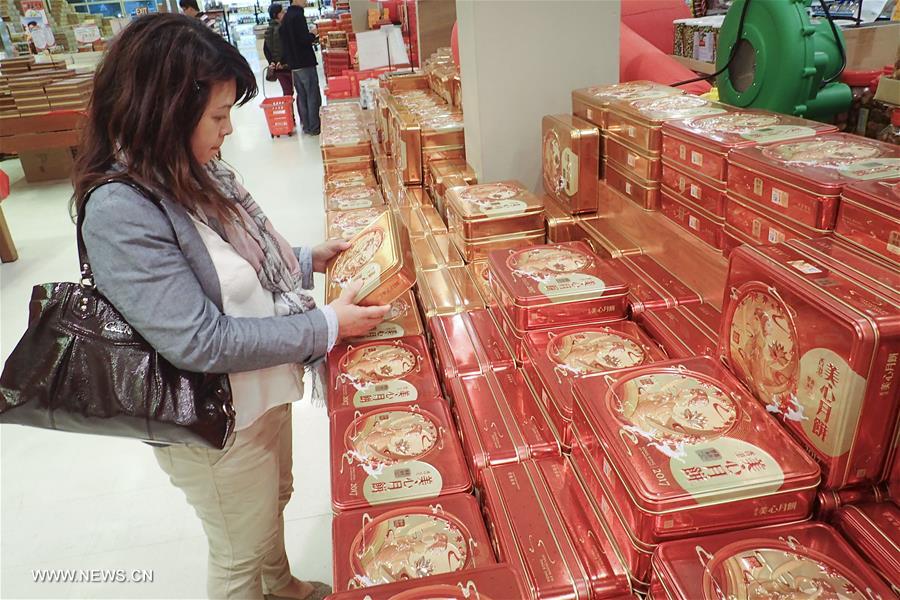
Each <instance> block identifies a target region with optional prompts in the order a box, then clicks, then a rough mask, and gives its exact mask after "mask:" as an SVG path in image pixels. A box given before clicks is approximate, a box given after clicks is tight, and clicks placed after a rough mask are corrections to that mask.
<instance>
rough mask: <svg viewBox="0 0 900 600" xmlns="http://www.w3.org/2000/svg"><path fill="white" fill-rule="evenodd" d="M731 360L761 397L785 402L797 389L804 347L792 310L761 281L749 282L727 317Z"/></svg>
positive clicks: (742, 289)
mask: <svg viewBox="0 0 900 600" xmlns="http://www.w3.org/2000/svg"><path fill="white" fill-rule="evenodd" d="M726 323H727V324H728V327H727V331H728V342H727V345H726V349H727V352H728V360H729V364H730V365H731V368H732V370H733V371H734V372H735V374H736V375H737V376H738V377H740V378H741V380H743V381H744V383H745V384H746V385H747V386H748V387H749V388H750V389H751V391H753V392H754V393H755V394H756V397H757V398H759V399H760V400H762V401H764V402H766V403H771V402H776V403H778V404H781V402H782V401H784V400H786V399H788V398H789V397H790V396H792V395H793V394H794V392H796V389H797V382H798V379H799V375H800V348H799V338H798V335H797V330H796V327H795V325H794V319H793V317H792V316H791V311H790V309H789V308H788V307H787V305H785V303H784V302H783V301H782V300H781V298H779V297H778V296H777V295H775V293H774V292H773V291H771V290H769V289H768V288H767V287H766V286H764V285H763V284H761V283H755V282H751V283H748V284H745V285H744V286H743V287H742V288H741V289H740V290H738V292H737V296H736V297H735V299H734V300H733V301H732V303H731V306H730V308H729V311H728V315H727V316H726Z"/></svg>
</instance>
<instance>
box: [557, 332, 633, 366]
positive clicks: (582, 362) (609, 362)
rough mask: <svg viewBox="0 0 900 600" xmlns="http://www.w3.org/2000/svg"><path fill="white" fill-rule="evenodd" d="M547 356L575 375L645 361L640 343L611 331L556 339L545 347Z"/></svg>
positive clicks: (567, 335)
mask: <svg viewBox="0 0 900 600" xmlns="http://www.w3.org/2000/svg"><path fill="white" fill-rule="evenodd" d="M547 356H548V357H549V358H550V360H552V361H553V362H555V363H556V364H558V365H560V366H561V367H562V368H563V369H566V370H568V371H571V372H573V373H577V374H585V373H601V372H605V371H611V370H614V369H625V368H627V367H635V366H637V365H641V364H643V363H644V362H646V360H647V354H646V352H645V351H644V348H643V346H642V345H641V344H640V343H639V342H637V341H636V340H633V339H631V338H630V337H626V336H623V335H620V334H618V333H616V332H613V331H577V332H574V333H567V334H565V335H560V336H557V337H555V338H553V339H552V340H551V342H550V343H549V344H548V346H547Z"/></svg>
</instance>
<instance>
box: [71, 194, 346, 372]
mask: <svg viewBox="0 0 900 600" xmlns="http://www.w3.org/2000/svg"><path fill="white" fill-rule="evenodd" d="M161 204H162V208H163V210H159V209H158V208H157V207H156V206H155V205H154V204H153V203H152V202H151V201H150V200H147V199H145V198H144V197H143V196H141V195H140V194H138V193H137V192H136V191H134V190H133V189H132V188H130V187H128V186H126V185H124V184H120V183H111V184H108V185H104V186H103V187H101V188H99V189H97V190H96V191H95V192H94V193H93V195H92V196H91V198H90V201H89V202H88V203H87V207H86V212H85V219H84V225H83V229H82V231H83V235H84V243H85V247H86V249H87V253H88V260H90V263H91V268H92V269H93V271H94V281H95V283H96V284H97V289H99V290H100V292H101V293H102V294H103V295H104V296H106V298H107V299H108V300H109V301H110V302H111V303H112V305H113V306H115V307H116V309H117V310H118V311H119V312H121V313H122V315H123V316H124V317H125V319H126V320H127V321H128V323H129V324H130V325H131V326H132V327H134V329H135V331H137V332H138V333H140V334H141V335H142V336H143V337H144V339H146V340H147V342H148V343H149V344H150V345H151V346H153V347H154V348H155V349H156V350H157V352H159V353H160V355H162V356H163V357H164V358H165V359H166V360H168V361H169V362H171V363H172V364H173V365H175V366H176V367H178V368H181V369H184V370H186V371H194V372H203V373H236V372H240V371H252V370H256V369H263V368H267V367H272V366H275V365H280V364H284V363H294V362H296V363H309V362H312V361H315V360H317V359H318V358H321V357H322V356H324V355H325V353H326V352H327V349H328V348H327V346H328V324H327V321H326V319H325V315H324V314H323V313H322V311H321V310H319V309H314V310H311V311H309V312H306V313H304V314H298V315H290V316H284V317H266V318H237V317H230V316H228V315H225V314H223V312H222V289H221V285H220V283H219V278H218V275H217V274H216V269H215V267H214V266H213V262H212V258H211V257H210V255H209V252H208V251H207V249H206V246H205V245H204V243H203V240H202V239H201V238H200V234H199V233H198V232H197V228H196V226H195V225H194V223H193V222H192V221H191V218H190V216H189V215H188V213H187V211H186V210H185V209H184V207H182V206H181V205H180V204H178V203H176V202H172V201H170V200H167V199H166V198H161ZM294 252H295V253H297V255H298V258H301V266H302V267H304V273H303V285H304V287H305V288H307V289H309V288H311V287H312V261H311V259H310V258H309V257H310V252H309V249H304V248H295V249H294ZM304 259H305V260H304ZM304 263H306V264H305V265H304Z"/></svg>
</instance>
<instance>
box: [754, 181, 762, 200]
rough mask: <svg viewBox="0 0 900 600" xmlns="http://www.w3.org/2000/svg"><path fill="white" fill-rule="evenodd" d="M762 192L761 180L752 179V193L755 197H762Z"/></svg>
mask: <svg viewBox="0 0 900 600" xmlns="http://www.w3.org/2000/svg"><path fill="white" fill-rule="evenodd" d="M762 192H763V180H762V179H760V178H759V177H754V178H753V193H754V194H756V195H757V196H762Z"/></svg>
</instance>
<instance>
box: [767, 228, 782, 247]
mask: <svg viewBox="0 0 900 600" xmlns="http://www.w3.org/2000/svg"><path fill="white" fill-rule="evenodd" d="M783 241H784V234H783V233H782V232H780V231H778V230H777V229H772V228H771V227H770V228H769V242H770V243H772V244H778V243H781V242H783Z"/></svg>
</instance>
